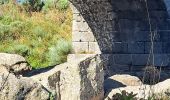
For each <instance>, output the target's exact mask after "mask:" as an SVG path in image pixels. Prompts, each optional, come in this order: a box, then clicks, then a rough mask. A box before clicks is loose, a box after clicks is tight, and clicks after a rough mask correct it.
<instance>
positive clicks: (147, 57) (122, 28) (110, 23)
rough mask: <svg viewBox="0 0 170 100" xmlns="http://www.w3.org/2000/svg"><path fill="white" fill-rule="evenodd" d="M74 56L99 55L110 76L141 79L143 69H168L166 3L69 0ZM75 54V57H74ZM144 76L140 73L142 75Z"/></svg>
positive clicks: (164, 0)
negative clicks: (135, 76)
mask: <svg viewBox="0 0 170 100" xmlns="http://www.w3.org/2000/svg"><path fill="white" fill-rule="evenodd" d="M70 2H71V3H72V5H73V6H72V9H73V33H72V39H73V40H72V43H73V49H74V50H73V52H74V53H75V54H77V55H78V54H79V56H80V55H83V54H102V55H105V56H104V58H103V61H105V65H106V66H107V69H109V71H110V72H111V74H115V73H131V74H134V75H137V76H141V74H142V73H141V71H142V72H143V70H144V68H145V66H152V65H153V66H156V67H164V68H165V70H163V71H162V72H166V73H163V75H164V76H165V77H169V76H168V74H169V73H168V72H169V70H168V69H169V68H170V60H169V59H170V41H169V40H170V19H169V18H170V17H169V9H170V7H169V8H168V6H167V5H168V2H169V4H170V1H168V0H147V2H145V0H70ZM77 55H75V56H77ZM142 75H143V74H142Z"/></svg>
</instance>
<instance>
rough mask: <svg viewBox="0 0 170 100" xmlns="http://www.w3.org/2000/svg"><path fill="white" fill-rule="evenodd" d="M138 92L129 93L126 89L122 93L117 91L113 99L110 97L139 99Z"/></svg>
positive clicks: (115, 98)
mask: <svg viewBox="0 0 170 100" xmlns="http://www.w3.org/2000/svg"><path fill="white" fill-rule="evenodd" d="M136 95H137V94H134V93H133V92H131V93H128V92H126V91H125V90H123V91H121V93H116V94H115V95H113V96H112V99H110V98H109V100H138V99H137V98H136V97H135V96H136Z"/></svg>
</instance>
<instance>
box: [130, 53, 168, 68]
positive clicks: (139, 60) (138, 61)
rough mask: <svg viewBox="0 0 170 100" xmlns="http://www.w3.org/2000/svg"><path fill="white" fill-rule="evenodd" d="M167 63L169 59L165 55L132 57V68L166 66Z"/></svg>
mask: <svg viewBox="0 0 170 100" xmlns="http://www.w3.org/2000/svg"><path fill="white" fill-rule="evenodd" d="M153 59H154V60H153ZM153 61H154V62H153ZM168 63H169V58H168V55H167V54H154V56H152V55H150V56H149V54H133V55H132V65H134V66H150V65H154V66H167V65H168Z"/></svg>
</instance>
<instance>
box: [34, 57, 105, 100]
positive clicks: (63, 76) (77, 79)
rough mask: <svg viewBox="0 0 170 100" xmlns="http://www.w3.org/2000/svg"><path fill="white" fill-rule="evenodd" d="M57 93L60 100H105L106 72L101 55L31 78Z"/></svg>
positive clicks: (73, 62)
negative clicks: (104, 83) (104, 84)
mask: <svg viewBox="0 0 170 100" xmlns="http://www.w3.org/2000/svg"><path fill="white" fill-rule="evenodd" d="M31 78H32V79H34V80H37V81H40V83H42V84H43V85H44V86H45V87H46V88H49V89H51V90H55V91H56V92H57V94H56V98H57V99H59V100H103V98H104V89H103V82H104V72H103V64H102V61H101V60H100V55H88V56H87V55H86V56H85V57H82V58H80V59H77V60H72V61H71V60H70V61H69V62H67V63H64V64H61V65H58V66H56V67H55V68H53V69H51V70H50V71H47V72H45V73H42V74H39V75H35V76H32V77H31Z"/></svg>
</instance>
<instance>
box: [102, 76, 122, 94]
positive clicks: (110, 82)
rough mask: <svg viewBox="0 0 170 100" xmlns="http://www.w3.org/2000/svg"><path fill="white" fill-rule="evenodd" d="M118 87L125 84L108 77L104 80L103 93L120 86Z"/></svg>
mask: <svg viewBox="0 0 170 100" xmlns="http://www.w3.org/2000/svg"><path fill="white" fill-rule="evenodd" d="M120 87H125V85H123V84H122V83H120V82H118V81H115V80H112V79H109V78H108V79H106V80H105V81H104V91H105V95H108V93H110V92H111V91H112V89H115V88H120Z"/></svg>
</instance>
